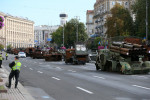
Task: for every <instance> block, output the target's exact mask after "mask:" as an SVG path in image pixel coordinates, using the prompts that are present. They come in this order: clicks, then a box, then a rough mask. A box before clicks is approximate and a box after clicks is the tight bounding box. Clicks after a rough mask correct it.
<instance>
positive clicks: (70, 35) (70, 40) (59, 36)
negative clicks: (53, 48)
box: [52, 19, 88, 47]
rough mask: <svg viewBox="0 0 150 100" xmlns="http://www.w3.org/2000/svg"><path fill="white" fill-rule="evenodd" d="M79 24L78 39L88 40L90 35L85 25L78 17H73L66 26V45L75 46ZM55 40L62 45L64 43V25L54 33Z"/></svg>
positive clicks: (81, 40)
mask: <svg viewBox="0 0 150 100" xmlns="http://www.w3.org/2000/svg"><path fill="white" fill-rule="evenodd" d="M77 26H78V41H80V42H84V41H86V40H87V38H88V36H87V34H86V32H85V25H84V24H83V23H81V22H79V21H78V20H77V19H71V20H70V21H69V22H68V23H67V24H66V25H65V26H64V42H65V46H66V47H70V46H74V43H75V42H76V31H77ZM52 40H53V42H55V43H57V45H59V46H61V45H62V43H63V27H60V28H59V29H57V30H56V32H54V33H53V34H52Z"/></svg>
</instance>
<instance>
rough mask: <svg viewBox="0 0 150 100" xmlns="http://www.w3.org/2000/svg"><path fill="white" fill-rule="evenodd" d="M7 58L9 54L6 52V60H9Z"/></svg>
mask: <svg viewBox="0 0 150 100" xmlns="http://www.w3.org/2000/svg"><path fill="white" fill-rule="evenodd" d="M7 58H8V54H7V52H6V60H7Z"/></svg>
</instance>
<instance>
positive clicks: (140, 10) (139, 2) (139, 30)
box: [132, 0, 150, 39]
mask: <svg viewBox="0 0 150 100" xmlns="http://www.w3.org/2000/svg"><path fill="white" fill-rule="evenodd" d="M147 1H148V14H150V1H149V0H147ZM132 10H133V13H134V14H135V23H134V24H135V33H136V36H138V37H142V38H143V37H146V22H145V19H146V0H136V2H135V4H134V5H133V6H132ZM148 19H150V15H149V16H148ZM148 23H150V20H148ZM148 29H149V32H148V33H150V25H149V26H148ZM149 39H150V35H149Z"/></svg>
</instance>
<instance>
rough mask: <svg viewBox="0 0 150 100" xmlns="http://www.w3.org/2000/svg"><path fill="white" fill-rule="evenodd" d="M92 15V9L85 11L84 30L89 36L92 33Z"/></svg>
mask: <svg viewBox="0 0 150 100" xmlns="http://www.w3.org/2000/svg"><path fill="white" fill-rule="evenodd" d="M93 16H94V10H87V12H86V32H87V35H88V36H89V37H90V36H91V35H93V34H94V30H93V29H94V21H93Z"/></svg>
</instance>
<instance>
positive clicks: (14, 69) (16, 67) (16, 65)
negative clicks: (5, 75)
mask: <svg viewBox="0 0 150 100" xmlns="http://www.w3.org/2000/svg"><path fill="white" fill-rule="evenodd" d="M9 67H11V72H10V74H9V84H8V85H6V87H8V88H11V80H12V78H13V77H15V88H17V85H18V78H19V73H20V68H21V62H19V57H18V56H16V57H15V61H13V62H12V63H10V64H9Z"/></svg>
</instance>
